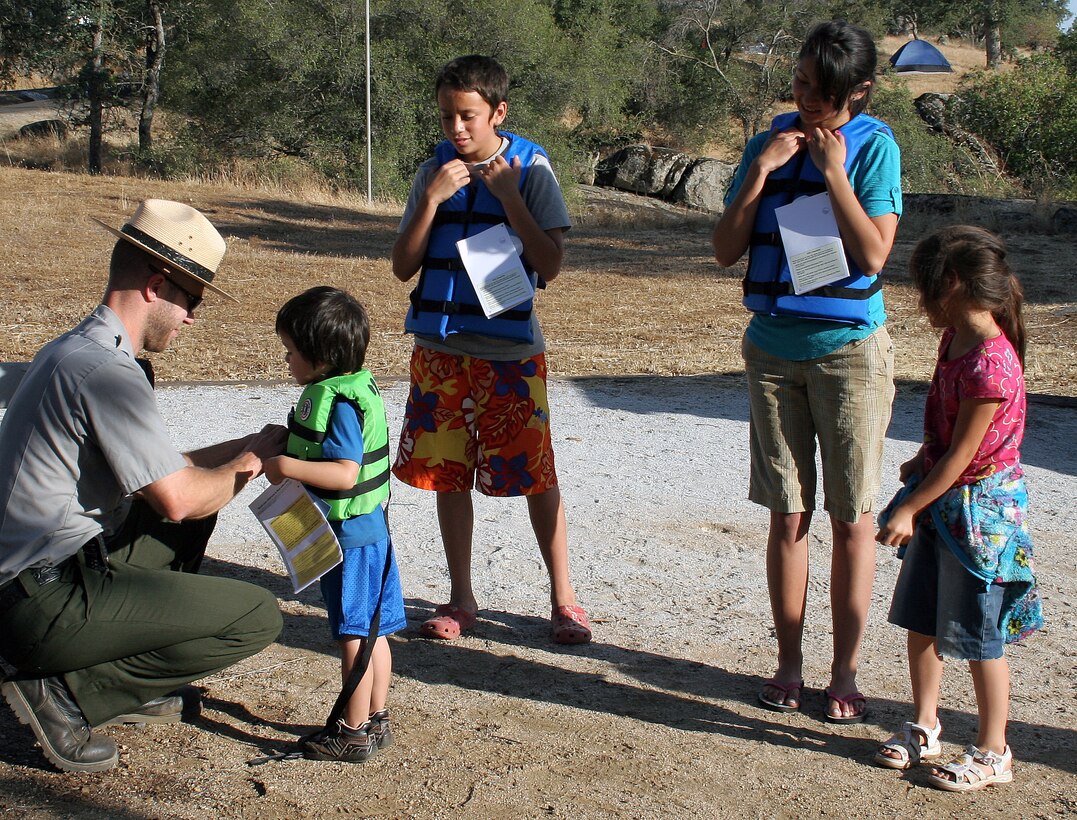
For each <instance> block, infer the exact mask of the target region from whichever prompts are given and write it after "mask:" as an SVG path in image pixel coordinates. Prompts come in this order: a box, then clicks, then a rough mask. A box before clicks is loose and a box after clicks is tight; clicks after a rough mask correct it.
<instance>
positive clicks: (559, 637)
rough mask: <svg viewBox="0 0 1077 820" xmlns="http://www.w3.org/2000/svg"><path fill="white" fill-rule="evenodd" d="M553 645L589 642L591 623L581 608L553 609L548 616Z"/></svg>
mask: <svg viewBox="0 0 1077 820" xmlns="http://www.w3.org/2000/svg"><path fill="white" fill-rule="evenodd" d="M550 620H551V622H552V630H551V633H550V634H551V636H552V637H553V642H554V643H560V644H580V643H590V642H591V622H590V621H588V620H587V613H586V612H584V611H583V607H581V606H559V607H555V608H554V611H553V613H552V614H551V616H550Z"/></svg>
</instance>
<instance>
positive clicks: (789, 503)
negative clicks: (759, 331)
mask: <svg viewBox="0 0 1077 820" xmlns="http://www.w3.org/2000/svg"><path fill="white" fill-rule="evenodd" d="M742 352H743V354H744V370H745V373H746V375H747V378H748V395H749V399H750V425H749V427H750V436H751V461H752V467H751V481H750V484H749V489H748V498H749V499H750V500H751V501H753V502H755V503H756V504H761V505H762V506H764V507H767V508H768V509H770V510H772V511H774V512H780V513H797V512H807V511H810V510H814V509H815V492H816V484H817V477H816V461H815V453H816V442H818V450H819V456H820V461H821V463H822V467H823V498H824V505H823V506H824V508H825V509H826V510H827V511H828V512H829V513H830V515H831V516H833V517H834V518H836V519H838V520H841V521H846V522H848V523H850V524H852V523H856V522H857V521H859V520H860V517H861V516H862V515H863V514H864V513H868V512H871V511H872V509H873V506H874V504H875V498H876V496H877V495H878V492H879V479H880V472H881V470H882V453H883V442H884V441H885V440H886V428H887V426H888V425H889V424H890V408H891V405H892V404H893V401H894V346H893V343H892V342H891V341H890V334H889V333H888V332H887V330H886V328H885V327H880V328H879V329H878V330H877V331H875V333H873V334H872V335H871V336H868V337H867V338H866V339H860V340H857V341H855V342H850V343H849V344H847V345H845V346H844V347H842V348H839V349H838V350H835V351H834V352H833V353H830V354H828V355H826V356H822V357H820V358H818V359H808V360H807V361H789V360H788V359H779V358H776V357H774V356H771V355H769V354H767V353H765V352H764V351H762V350H760V349H759V348H758V347H756V346H755V345H754V344H752V343H751V342H750V341H749V340H748V338H747V336H745V337H744V340H743V343H742Z"/></svg>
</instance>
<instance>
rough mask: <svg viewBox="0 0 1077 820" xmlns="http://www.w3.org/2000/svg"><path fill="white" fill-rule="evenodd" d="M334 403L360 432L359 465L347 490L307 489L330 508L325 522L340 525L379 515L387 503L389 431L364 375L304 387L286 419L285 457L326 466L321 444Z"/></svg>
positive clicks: (371, 383) (374, 389)
mask: <svg viewBox="0 0 1077 820" xmlns="http://www.w3.org/2000/svg"><path fill="white" fill-rule="evenodd" d="M337 402H347V403H348V404H351V405H352V406H353V407H354V408H355V409H356V411H357V412H358V414H359V423H360V425H361V426H362V428H363V463H362V464H361V465H359V475H358V477H357V478H356V481H355V486H354V487H352V488H351V489H350V490H323V489H321V488H320V487H311V486H309V485H307V489H308V490H310V492H312V493H313V494H314V495H316V496H318V497H319V498H321V499H322V500H323V501H325V502H326V503H327V504H328V505H329V514H328V516H327V517H328V518H329V520H330V521H343V520H345V519H348V518H354V517H355V516H357V515H365V514H366V513H369V512H373V511H374V510H376V509H378V507H379V506H380V505H381V503H382V502H383V501H385V499H387V498H388V497H389V428H388V425H387V424H386V420H385V403H384V402H383V401H382V398H381V393H379V392H378V385H377V384H375V382H374V377H373V376H372V375H371V373H370V371H369V370H366V369H363V370H360V371H359V372H358V373H348V374H346V375H343V376H333V377H331V378H328V379H323V380H322V381H318V382H312V383H311V384H308V385H307V386H306V387H305V388H304V389H303V393H302V394H301V395H300V396H299V402H298V403H297V404H296V406H295V408H294V409H293V410H292V412H291V413H289V415H288V448H287V452H288V455H290V456H294V457H295V458H299V459H303V460H304V461H326V460H327V459H325V458H323V457H322V442H323V441H325V436H326V433H327V432H328V430H329V419H330V417H331V416H332V414H333V408H334V407H335V406H336V404H337Z"/></svg>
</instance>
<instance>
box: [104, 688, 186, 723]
mask: <svg viewBox="0 0 1077 820" xmlns="http://www.w3.org/2000/svg"><path fill="white" fill-rule="evenodd" d="M200 711H201V697H200V695H199V692H198V690H197V689H195V688H194V687H193V686H181V687H180V688H179V689H177V690H176V691H175V692H172V693H170V694H167V695H162V696H161V697H159V698H154V699H153V700H151V701H150V702H149V703H144V704H142V705H141V706H139V707H138V708H137V709H135V710H134V711H133V712H125V713H124V714H122V715H116V717H113V718H109V719H108V720H106V721H105V722H104V723H99V724H98V726H116V725H119V724H121V723H179V722H180V721H181V720H183V718H185V717H186V718H193V717H196V716H197V715H198V713H199V712H200Z"/></svg>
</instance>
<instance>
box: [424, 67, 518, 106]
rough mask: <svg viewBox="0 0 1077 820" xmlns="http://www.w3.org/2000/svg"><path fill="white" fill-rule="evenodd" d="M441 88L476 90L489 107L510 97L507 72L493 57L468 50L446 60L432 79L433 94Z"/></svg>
mask: <svg viewBox="0 0 1077 820" xmlns="http://www.w3.org/2000/svg"><path fill="white" fill-rule="evenodd" d="M442 88H447V89H449V90H450V91H475V92H478V94H479V96H480V97H482V98H483V99H484V100H486V102H488V103H489V104H490V108H491V109H495V108H497V107H498V106H499V105H501V103H503V102H507V101H508V99H509V75H508V72H507V71H505V69H504V68H502V67H501V63H499V62H498V61H497V60H495V59H494V58H493V57H484V56H483V55H481V54H469V55H467V56H466V57H457V58H456V59H455V60H449V62H447V63H445V65H443V66H442V67H441V70H440V71H438V76H437V78H436V79H435V80H434V94H435V95H436V94H437V93H438V92H439V91H441V89H442Z"/></svg>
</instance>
